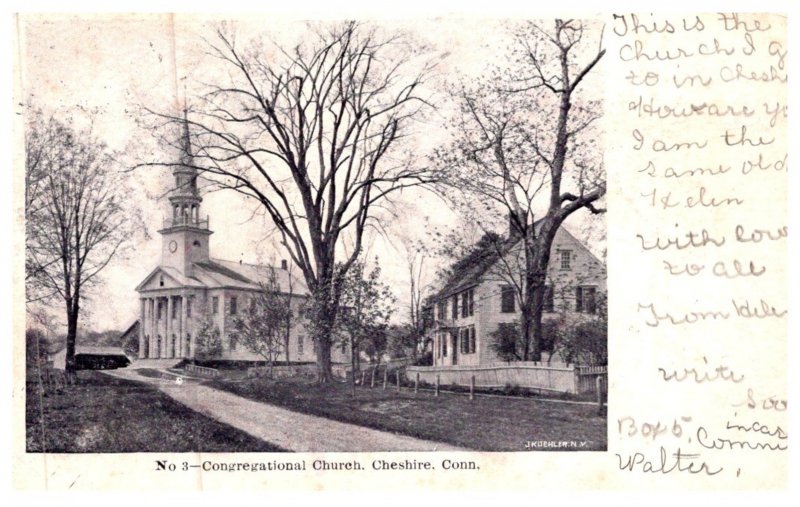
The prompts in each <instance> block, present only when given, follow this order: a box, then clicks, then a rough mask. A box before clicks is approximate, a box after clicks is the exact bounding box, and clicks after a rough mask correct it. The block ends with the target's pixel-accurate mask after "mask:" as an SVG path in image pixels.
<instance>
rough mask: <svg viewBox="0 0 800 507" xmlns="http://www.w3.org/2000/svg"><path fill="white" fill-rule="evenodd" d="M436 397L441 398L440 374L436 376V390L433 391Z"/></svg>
mask: <svg viewBox="0 0 800 507" xmlns="http://www.w3.org/2000/svg"><path fill="white" fill-rule="evenodd" d="M433 395H434V396H439V374H438V373H437V374H436V389H435V390H434V391H433Z"/></svg>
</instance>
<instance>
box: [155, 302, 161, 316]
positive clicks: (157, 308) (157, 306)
mask: <svg viewBox="0 0 800 507" xmlns="http://www.w3.org/2000/svg"><path fill="white" fill-rule="evenodd" d="M156 320H161V300H160V299H159V300H158V301H157V302H156Z"/></svg>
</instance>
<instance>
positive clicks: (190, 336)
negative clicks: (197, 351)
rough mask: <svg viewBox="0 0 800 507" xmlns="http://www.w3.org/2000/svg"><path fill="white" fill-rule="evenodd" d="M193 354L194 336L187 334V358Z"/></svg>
mask: <svg viewBox="0 0 800 507" xmlns="http://www.w3.org/2000/svg"><path fill="white" fill-rule="evenodd" d="M191 354H192V335H191V334H189V333H186V357H189V356H190V355H191Z"/></svg>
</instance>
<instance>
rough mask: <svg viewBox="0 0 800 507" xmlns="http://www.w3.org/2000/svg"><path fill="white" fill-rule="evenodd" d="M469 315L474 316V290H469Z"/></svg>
mask: <svg viewBox="0 0 800 507" xmlns="http://www.w3.org/2000/svg"><path fill="white" fill-rule="evenodd" d="M469 315H470V316H473V315H475V289H470V290H469Z"/></svg>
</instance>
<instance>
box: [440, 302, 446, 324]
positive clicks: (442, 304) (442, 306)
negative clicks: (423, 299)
mask: <svg viewBox="0 0 800 507" xmlns="http://www.w3.org/2000/svg"><path fill="white" fill-rule="evenodd" d="M446 310H447V305H446V304H445V302H444V301H439V309H438V314H439V320H445V319H446V318H447V315H445V311H446Z"/></svg>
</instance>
